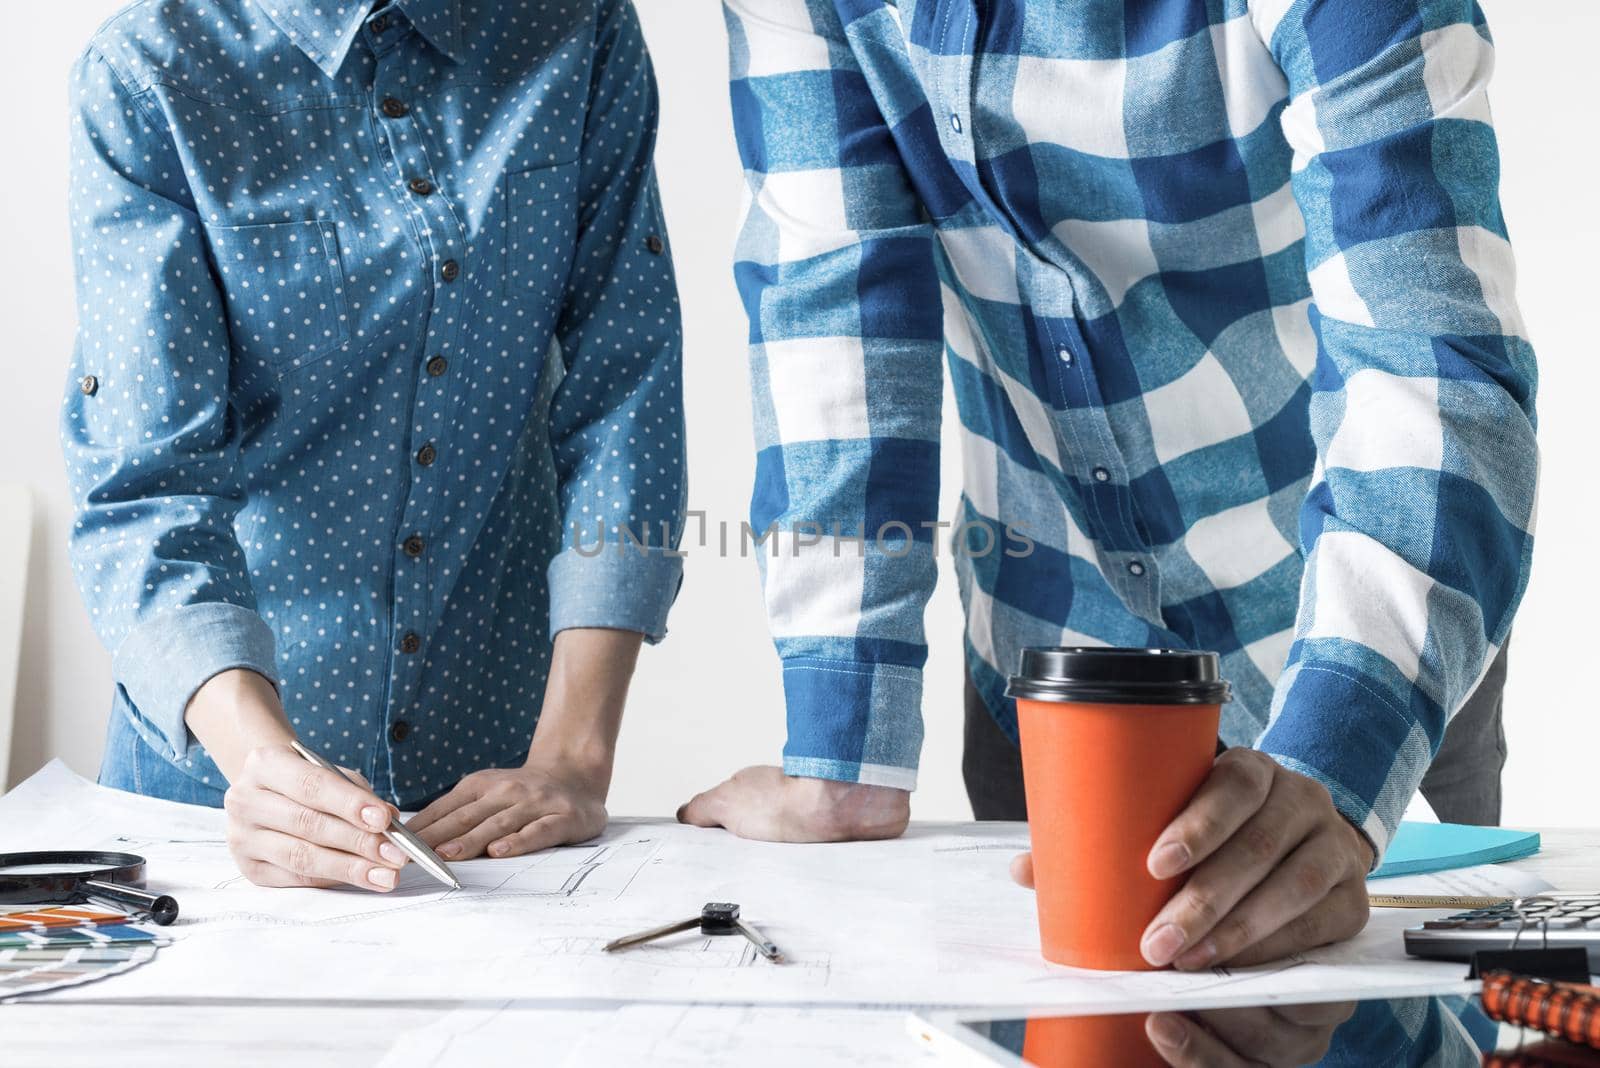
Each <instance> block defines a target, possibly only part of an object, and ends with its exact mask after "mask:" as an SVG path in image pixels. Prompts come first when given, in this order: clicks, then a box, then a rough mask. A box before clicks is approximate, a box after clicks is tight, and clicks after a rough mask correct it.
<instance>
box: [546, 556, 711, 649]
mask: <svg viewBox="0 0 1600 1068" xmlns="http://www.w3.org/2000/svg"><path fill="white" fill-rule="evenodd" d="M549 579H550V636H551V637H552V638H554V637H555V636H556V635H557V634H559V633H561V632H562V631H564V630H569V629H571V628H573V627H603V628H605V629H607V630H631V631H634V632H636V633H639V634H643V635H644V639H645V641H647V642H649V643H650V644H652V645H654V644H655V643H656V642H659V641H660V640H661V639H662V638H664V637H666V634H667V612H668V610H669V609H671V608H672V602H673V601H674V600H676V599H677V596H678V588H679V587H680V586H681V585H682V584H683V555H682V554H681V553H679V552H676V551H674V550H671V549H664V548H660V547H650V548H643V549H641V548H640V547H639V546H638V545H630V544H628V543H626V542H604V543H602V544H599V545H596V546H594V547H593V548H592V549H577V548H571V549H566V550H563V551H562V552H561V553H559V554H557V556H556V558H555V559H554V560H551V561H550V570H549Z"/></svg>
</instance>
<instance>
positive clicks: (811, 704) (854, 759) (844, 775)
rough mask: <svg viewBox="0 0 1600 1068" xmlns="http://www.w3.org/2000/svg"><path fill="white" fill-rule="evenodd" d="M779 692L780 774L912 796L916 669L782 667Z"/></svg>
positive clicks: (797, 661) (811, 663) (918, 717)
mask: <svg viewBox="0 0 1600 1068" xmlns="http://www.w3.org/2000/svg"><path fill="white" fill-rule="evenodd" d="M783 692H784V699H785V703H786V705H787V706H788V712H789V740H788V743H787V744H786V745H785V746H784V747H783V770H784V773H785V774H788V775H800V776H805V777H806V778H812V779H834V780H837V781H839V782H859V783H864V784H866V785H868V786H892V787H894V788H896V789H899V790H914V789H916V787H917V757H918V756H919V754H920V753H921V751H922V671H921V670H920V669H918V668H913V667H906V666H904V665H900V664H882V663H872V662H865V661H854V660H824V659H819V658H814V657H795V658H791V659H786V660H785V661H784V662H783Z"/></svg>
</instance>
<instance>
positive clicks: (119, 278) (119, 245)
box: [61, 51, 275, 755]
mask: <svg viewBox="0 0 1600 1068" xmlns="http://www.w3.org/2000/svg"><path fill="white" fill-rule="evenodd" d="M71 146H72V160H71V169H72V173H71V184H70V190H69V198H70V209H71V223H72V234H73V244H74V252H75V268H76V277H77V300H78V328H77V340H76V345H75V349H74V353H73V357H72V364H71V371H70V374H69V381H68V384H67V393H66V399H65V402H64V405H63V410H62V419H61V440H62V448H63V451H64V453H65V459H66V466H67V473H68V480H69V484H70V489H71V493H72V497H73V505H74V510H75V513H76V514H75V523H74V525H73V529H72V536H71V547H70V549H71V556H72V565H73V569H74V574H75V576H76V578H77V581H78V585H79V588H80V590H81V591H82V594H83V598H84V601H85V603H86V605H87V607H88V610H89V614H90V617H91V619H92V620H93V623H94V626H95V628H96V631H97V632H98V634H99V635H100V638H101V640H102V641H103V642H104V643H105V644H106V646H107V648H108V649H110V650H111V652H112V654H113V670H114V672H115V676H116V681H117V684H118V685H119V686H121V687H122V688H123V690H124V691H125V692H126V694H127V697H128V700H129V702H130V703H131V704H132V706H133V707H134V709H136V710H137V712H138V714H139V715H140V716H141V717H142V718H143V719H145V720H146V721H147V722H148V724H149V725H150V726H151V727H153V728H154V729H155V730H156V731H157V732H159V734H160V735H161V737H162V738H164V739H165V740H166V742H167V744H168V745H169V746H170V747H171V750H172V752H173V754H174V755H183V754H184V753H185V752H186V751H187V750H188V748H189V747H190V746H191V745H193V744H194V743H193V740H192V739H191V738H190V736H189V734H188V731H187V729H186V728H185V726H184V711H185V708H186V707H187V705H188V703H189V698H190V697H191V696H192V695H193V694H194V692H195V691H196V690H197V689H199V688H200V686H201V685H203V684H204V683H205V682H206V680H207V679H209V678H211V677H212V676H213V675H215V674H217V673H218V672H221V671H225V670H227V669H230V668H248V669H250V670H253V671H256V672H258V673H260V674H261V675H263V676H265V677H267V678H268V679H272V678H273V668H274V659H275V657H274V641H273V635H272V631H271V628H269V627H268V626H267V624H266V623H265V622H264V621H263V620H262V619H261V617H260V616H259V615H258V614H257V613H256V610H255V607H256V605H255V597H254V593H253V591H252V589H251V585H250V581H249V573H248V570H247V568H246V564H245V559H244V553H243V551H242V549H241V548H240V544H239V541H238V538H237V536H236V534H235V532H234V519H235V517H236V516H237V515H238V513H239V510H240V508H241V507H242V505H243V503H244V492H243V489H242V487H241V485H240V481H239V477H238V451H239V434H240V425H239V419H238V418H237V413H235V412H233V411H231V410H230V407H229V348H228V335H227V327H226V322H225V319H224V313H223V306H222V299H221V297H220V295H219V294H218V292H217V289H216V285H215V283H214V281H213V277H212V274H211V270H210V266H209V261H208V259H207V256H206V246H205V241H204V236H203V233H202V230H201V226H200V221H199V219H198V217H197V216H196V214H195V210H194V201H193V199H192V198H191V196H190V194H189V191H188V188H187V185H186V181H185V177H184V168H183V164H182V161H181V159H180V158H179V155H178V153H177V151H176V149H175V147H174V145H173V143H172V141H171V139H170V137H169V135H168V133H167V129H166V126H165V124H164V122H163V121H162V118H161V115H160V113H159V111H157V110H155V109H154V108H148V109H147V107H146V101H144V100H143V99H141V96H140V94H138V93H136V92H134V91H133V90H132V89H131V88H130V86H129V85H128V83H127V82H126V81H125V80H124V79H123V78H121V77H119V75H118V73H117V72H116V71H115V70H113V68H112V67H111V66H110V65H109V64H108V63H107V61H106V60H105V59H104V58H103V57H102V56H101V55H100V54H98V53H97V52H94V51H91V52H89V53H87V54H86V55H85V56H84V57H83V59H82V60H81V61H80V62H79V64H78V66H77V67H76V69H75V70H74V73H73V80H72V130H71Z"/></svg>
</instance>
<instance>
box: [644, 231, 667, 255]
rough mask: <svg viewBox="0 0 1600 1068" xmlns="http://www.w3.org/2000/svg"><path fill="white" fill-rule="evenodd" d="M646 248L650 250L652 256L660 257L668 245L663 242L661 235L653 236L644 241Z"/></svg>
mask: <svg viewBox="0 0 1600 1068" xmlns="http://www.w3.org/2000/svg"><path fill="white" fill-rule="evenodd" d="M644 247H645V248H647V249H649V250H650V255H652V256H659V255H661V253H662V252H663V251H665V250H666V247H667V246H666V243H665V242H663V241H662V240H661V235H660V234H651V235H650V236H649V237H647V238H645V239H644Z"/></svg>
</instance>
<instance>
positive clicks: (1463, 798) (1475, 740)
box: [961, 648, 1506, 827]
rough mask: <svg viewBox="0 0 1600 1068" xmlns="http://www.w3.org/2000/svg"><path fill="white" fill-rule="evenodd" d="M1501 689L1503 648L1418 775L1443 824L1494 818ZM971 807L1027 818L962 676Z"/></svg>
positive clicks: (1017, 764)
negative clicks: (1431, 759)
mask: <svg viewBox="0 0 1600 1068" xmlns="http://www.w3.org/2000/svg"><path fill="white" fill-rule="evenodd" d="M1505 688H1506V649H1505V648H1502V649H1501V650H1500V655H1499V656H1498V657H1496V658H1495V661H1494V664H1493V665H1491V666H1490V668H1489V671H1488V673H1487V674H1486V675H1484V677H1483V681H1482V682H1481V683H1479V684H1478V688H1477V689H1476V690H1475V691H1473V694H1472V696H1471V697H1470V698H1468V699H1467V703H1466V704H1465V705H1463V706H1462V708H1461V711H1460V712H1457V713H1456V716H1455V718H1454V719H1452V720H1451V721H1450V724H1449V726H1447V727H1446V728H1445V732H1444V744H1443V745H1441V746H1440V747H1439V753H1438V755H1437V756H1435V757H1434V758H1433V764H1432V765H1431V766H1430V767H1429V768H1428V773H1427V774H1426V775H1424V776H1423V778H1422V796H1423V797H1424V798H1426V799H1427V801H1428V804H1429V805H1431V806H1433V811H1434V812H1435V813H1436V814H1437V815H1438V817H1439V819H1440V820H1442V821H1444V822H1445V823H1473V824H1479V825H1482V826H1489V827H1492V826H1497V825H1498V824H1499V823H1500V771H1501V769H1502V768H1504V767H1505V763H1506V733H1505V728H1504V727H1503V725H1502V724H1501V721H1500V706H1501V700H1502V698H1503V696H1504V694H1505ZM961 777H962V778H963V779H965V780H966V784H967V797H968V798H969V799H970V800H971V801H972V814H973V816H975V817H976V818H978V819H980V820H1025V819H1027V818H1028V802H1027V799H1026V798H1025V797H1024V796H1023V792H1022V753H1021V751H1020V750H1018V749H1017V746H1016V744H1015V743H1013V742H1012V741H1011V739H1010V738H1007V737H1006V735H1005V732H1004V731H1002V730H1001V729H1000V727H999V726H998V725H997V724H996V723H995V721H994V717H993V716H991V715H990V714H989V710H988V709H987V708H986V707H984V704H983V700H982V699H981V698H980V697H979V696H978V691H977V690H976V689H974V688H973V686H972V680H971V679H970V678H968V679H967V680H966V737H965V746H964V748H963V750H962V754H961Z"/></svg>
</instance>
